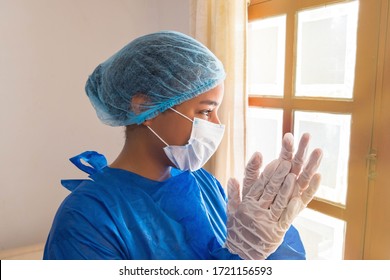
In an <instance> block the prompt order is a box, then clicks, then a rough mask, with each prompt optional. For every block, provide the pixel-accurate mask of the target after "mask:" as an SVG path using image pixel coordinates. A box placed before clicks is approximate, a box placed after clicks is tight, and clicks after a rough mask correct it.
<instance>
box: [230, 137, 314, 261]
mask: <svg viewBox="0 0 390 280" xmlns="http://www.w3.org/2000/svg"><path fill="white" fill-rule="evenodd" d="M308 142H309V135H308V134H304V135H303V136H302V138H301V141H300V143H299V147H298V151H297V153H296V154H295V156H294V158H292V155H293V136H292V134H291V133H287V134H286V135H285V136H284V137H283V142H282V151H281V153H280V156H279V158H278V159H276V160H274V161H272V162H271V163H270V164H268V165H267V166H266V167H265V169H264V171H263V172H262V173H261V175H260V176H259V173H260V171H259V170H260V167H261V164H262V157H261V154H260V153H255V154H254V155H253V156H252V158H251V159H250V160H249V162H248V164H247V166H246V168H245V178H244V184H243V185H244V186H243V190H242V199H241V196H240V184H239V182H238V181H237V180H236V179H234V178H231V179H230V180H229V181H228V199H229V200H228V206H227V207H228V209H227V210H228V222H227V231H228V236H227V239H226V242H225V247H226V248H228V249H229V251H230V252H231V253H234V254H238V255H239V256H240V257H241V258H243V259H266V258H267V257H268V256H269V255H270V254H271V253H273V252H274V251H275V250H276V249H277V248H278V246H279V245H280V244H281V242H282V241H283V238H284V234H285V233H286V231H287V230H288V228H289V227H290V225H291V223H292V222H293V220H294V218H295V217H296V216H297V215H298V214H299V212H300V211H301V210H302V209H303V208H305V207H306V206H307V204H308V203H309V202H310V201H311V200H312V198H313V196H314V194H315V192H316V191H317V189H318V187H319V184H320V175H319V174H315V172H316V171H317V169H318V167H319V164H320V161H321V157H322V151H321V150H320V149H316V150H314V151H313V152H312V154H311V155H310V157H309V160H308V161H307V163H306V165H305V167H304V168H303V171H302V166H303V163H304V157H305V153H306V150H307V144H308ZM301 171H302V172H301Z"/></svg>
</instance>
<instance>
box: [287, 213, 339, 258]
mask: <svg viewBox="0 0 390 280" xmlns="http://www.w3.org/2000/svg"><path fill="white" fill-rule="evenodd" d="M345 224H346V223H345V222H344V221H342V220H339V219H336V218H333V217H331V216H328V215H325V214H322V213H320V212H317V211H314V210H311V209H308V208H306V209H304V210H303V211H302V212H301V213H300V214H299V216H298V217H297V218H296V219H295V220H294V226H295V227H296V228H297V229H298V231H299V234H300V236H301V238H302V242H303V244H304V246H305V250H306V257H307V259H308V260H342V259H343V255H344V239H345Z"/></svg>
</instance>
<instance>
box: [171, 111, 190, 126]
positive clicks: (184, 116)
mask: <svg viewBox="0 0 390 280" xmlns="http://www.w3.org/2000/svg"><path fill="white" fill-rule="evenodd" d="M169 109H170V110H172V111H173V112H175V113H177V114H179V115H180V116H182V117H183V118H186V119H187V120H189V121H190V122H192V123H193V122H194V121H193V120H191V119H190V118H189V117H187V116H186V115H184V114H183V113H180V112H179V111H177V110H175V109H173V108H169Z"/></svg>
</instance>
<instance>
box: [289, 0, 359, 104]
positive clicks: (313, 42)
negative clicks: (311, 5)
mask: <svg viewBox="0 0 390 280" xmlns="http://www.w3.org/2000/svg"><path fill="white" fill-rule="evenodd" d="M358 7H359V2H358V1H353V2H348V3H342V4H334V5H327V6H325V7H323V8H317V9H313V10H306V11H302V12H299V13H298V32H297V65H296V67H297V70H296V84H295V85H296V89H295V90H296V92H295V95H296V96H317V97H331V98H352V95H353V83H354V77H355V75H354V74H355V60H356V59H355V58H356V33H357V19H358Z"/></svg>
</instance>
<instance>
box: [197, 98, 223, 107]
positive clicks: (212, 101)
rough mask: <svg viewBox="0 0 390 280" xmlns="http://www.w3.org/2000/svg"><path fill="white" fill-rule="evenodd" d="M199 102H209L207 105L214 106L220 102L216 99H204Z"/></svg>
mask: <svg viewBox="0 0 390 280" xmlns="http://www.w3.org/2000/svg"><path fill="white" fill-rule="evenodd" d="M199 104H207V105H213V106H218V104H219V103H218V102H216V101H214V100H209V99H207V100H202V101H200V102H199Z"/></svg>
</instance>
